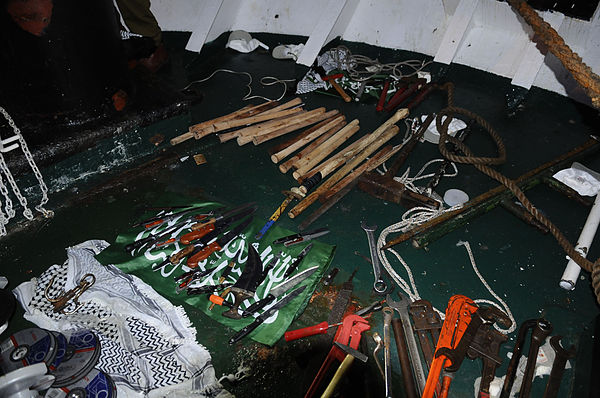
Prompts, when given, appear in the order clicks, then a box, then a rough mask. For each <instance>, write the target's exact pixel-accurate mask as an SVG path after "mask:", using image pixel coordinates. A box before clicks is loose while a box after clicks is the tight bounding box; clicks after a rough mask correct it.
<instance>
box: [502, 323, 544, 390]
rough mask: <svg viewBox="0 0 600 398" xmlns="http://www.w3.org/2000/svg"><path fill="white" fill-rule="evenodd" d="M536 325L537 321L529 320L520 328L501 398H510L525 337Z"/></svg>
mask: <svg viewBox="0 0 600 398" xmlns="http://www.w3.org/2000/svg"><path fill="white" fill-rule="evenodd" d="M536 324H537V320H536V319H528V320H526V321H524V322H523V323H522V324H521V326H520V327H519V332H518V334H517V340H516V341H515V347H514V348H513V351H512V358H511V359H510V362H509V363H508V368H507V369H506V377H505V378H504V385H503V387H502V392H501V393H500V398H508V397H509V396H510V392H511V390H512V387H513V384H514V382H515V375H516V374H517V367H518V365H519V358H521V353H522V352H523V345H524V344H525V337H526V336H527V332H528V331H529V329H532V328H533V327H534V326H535V325H536Z"/></svg>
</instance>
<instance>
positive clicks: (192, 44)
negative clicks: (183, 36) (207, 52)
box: [185, 0, 223, 52]
mask: <svg viewBox="0 0 600 398" xmlns="http://www.w3.org/2000/svg"><path fill="white" fill-rule="evenodd" d="M196 4H197V6H198V10H199V12H198V14H197V15H199V17H198V19H197V21H196V24H195V26H194V28H193V29H192V35H191V36H190V38H189V40H188V42H187V44H186V46H185V49H186V50H188V51H194V52H200V50H202V46H204V43H205V42H206V38H207V37H208V33H209V32H210V29H211V27H212V26H213V23H214V21H215V19H216V18H217V14H218V13H219V9H220V8H221V5H222V4H223V0H203V1H198V2H197V3H196Z"/></svg>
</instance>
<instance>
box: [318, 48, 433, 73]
mask: <svg viewBox="0 0 600 398" xmlns="http://www.w3.org/2000/svg"><path fill="white" fill-rule="evenodd" d="M328 53H329V56H330V58H331V60H332V61H333V62H334V63H335V64H337V68H338V69H340V70H346V71H348V76H349V77H350V78H351V79H353V80H356V81H365V80H369V79H371V78H373V76H376V75H389V76H390V77H391V78H393V79H395V80H399V79H402V78H404V77H410V76H414V75H416V74H417V73H419V72H420V71H421V70H422V69H423V68H424V67H426V66H427V65H429V64H430V63H432V61H425V60H423V61H420V60H416V59H414V60H406V61H401V62H392V63H386V64H384V63H381V62H379V61H378V60H376V59H371V58H369V57H367V56H365V55H359V54H352V52H351V51H350V50H349V49H348V48H347V47H345V46H338V47H335V48H332V49H331V50H329V51H328ZM406 69H408V72H405V70H406Z"/></svg>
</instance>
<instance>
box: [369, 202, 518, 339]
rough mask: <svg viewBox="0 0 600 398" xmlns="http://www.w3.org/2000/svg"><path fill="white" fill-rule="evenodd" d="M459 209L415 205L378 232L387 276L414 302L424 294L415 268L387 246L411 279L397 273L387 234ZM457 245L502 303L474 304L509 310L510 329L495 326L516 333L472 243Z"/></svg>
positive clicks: (513, 322)
mask: <svg viewBox="0 0 600 398" xmlns="http://www.w3.org/2000/svg"><path fill="white" fill-rule="evenodd" d="M458 208H460V206H453V207H451V208H449V209H445V210H444V209H442V210H434V209H429V208H425V207H421V208H418V207H415V208H412V209H410V210H409V211H407V212H406V213H404V214H403V215H402V220H401V221H400V222H397V223H396V224H392V225H390V226H389V227H387V228H385V229H384V230H383V231H381V234H380V235H379V239H378V240H377V253H378V254H379V260H380V262H381V264H382V265H383V267H384V268H385V270H386V271H387V273H388V275H389V276H390V277H391V278H392V280H393V281H394V282H396V284H397V285H398V286H399V287H400V289H402V291H403V292H404V293H405V294H406V295H407V296H408V297H410V299H411V301H416V300H420V299H421V296H420V295H419V291H418V290H417V285H416V283H415V280H414V277H413V273H412V270H411V268H410V266H409V265H408V264H407V263H406V261H404V259H403V258H402V256H400V254H399V253H398V252H397V251H395V250H394V249H392V248H388V249H387V251H389V252H390V253H392V254H393V255H394V256H395V257H396V259H398V261H399V262H400V264H402V266H403V267H404V270H405V272H406V275H407V276H408V281H406V280H405V279H403V278H402V277H401V276H400V275H399V274H398V273H397V272H396V270H395V269H394V268H393V267H392V265H391V263H390V261H389V260H388V258H387V256H386V254H385V251H384V250H381V248H382V247H383V246H384V245H385V243H386V241H387V236H388V235H389V234H391V233H395V232H406V231H407V230H409V229H411V228H413V227H415V226H417V225H420V224H423V223H425V222H426V221H428V220H431V219H432V218H435V217H438V216H440V215H441V214H443V213H446V212H449V211H454V210H456V209H458ZM457 246H464V247H465V249H466V250H467V253H468V255H469V260H470V261H471V266H472V267H473V271H474V272H475V274H476V275H477V277H478V278H479V280H480V281H481V283H482V284H483V286H485V288H486V289H487V290H488V292H489V293H490V294H491V295H492V297H494V298H495V299H496V300H497V301H498V302H499V303H500V304H498V303H495V302H493V301H491V300H487V299H476V300H473V301H474V302H475V303H483V304H488V305H493V306H494V307H496V308H498V309H500V310H502V311H504V313H506V315H507V316H508V317H509V318H510V320H511V321H512V324H511V326H510V327H509V328H508V329H502V328H501V327H499V326H498V325H496V324H494V328H496V330H498V331H500V332H502V333H506V334H508V333H512V332H514V331H515V329H516V327H517V323H516V321H515V318H514V316H513V314H512V312H511V310H510V308H509V307H508V305H507V304H506V302H505V301H504V300H502V299H501V298H500V297H499V296H498V295H497V294H496V293H495V292H494V290H493V289H492V288H491V287H490V285H489V284H488V283H487V281H486V280H485V279H484V277H483V276H482V275H481V272H479V269H478V268H477V264H476V263H475V258H474V257H473V253H472V251H471V246H470V245H469V242H462V241H461V242H458V244H457ZM433 309H434V311H435V312H437V313H438V314H439V315H440V317H441V319H444V318H445V313H444V312H442V311H440V310H438V309H437V308H435V307H433Z"/></svg>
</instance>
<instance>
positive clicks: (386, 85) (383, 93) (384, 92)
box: [375, 80, 390, 112]
mask: <svg viewBox="0 0 600 398" xmlns="http://www.w3.org/2000/svg"><path fill="white" fill-rule="evenodd" d="M389 88H390V81H389V80H386V81H385V83H383V89H382V90H381V95H380V96H379V101H378V102H377V107H376V108H375V110H376V111H377V112H381V111H382V110H383V105H384V104H385V97H387V92H388V90H389Z"/></svg>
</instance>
